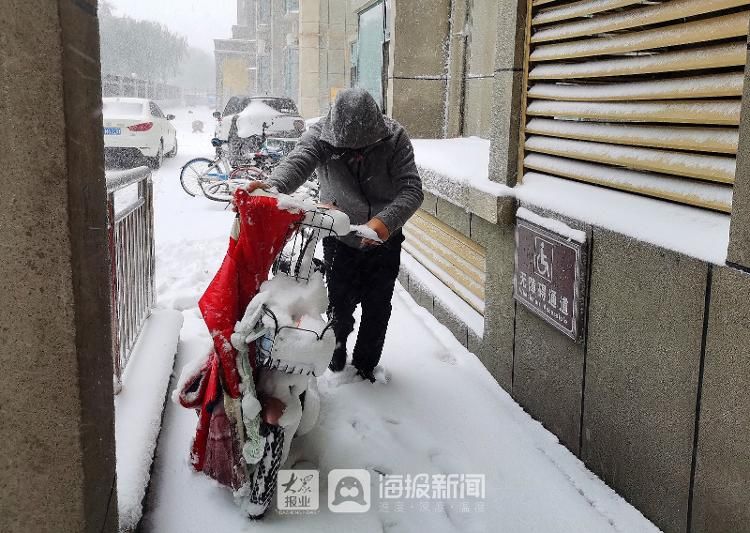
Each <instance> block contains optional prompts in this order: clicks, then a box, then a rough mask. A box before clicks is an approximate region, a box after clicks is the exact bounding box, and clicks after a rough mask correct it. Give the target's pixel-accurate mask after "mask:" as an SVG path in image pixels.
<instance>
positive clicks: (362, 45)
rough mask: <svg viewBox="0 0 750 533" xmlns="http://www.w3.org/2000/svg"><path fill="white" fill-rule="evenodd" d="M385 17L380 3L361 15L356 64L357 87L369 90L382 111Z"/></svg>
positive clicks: (382, 5)
mask: <svg viewBox="0 0 750 533" xmlns="http://www.w3.org/2000/svg"><path fill="white" fill-rule="evenodd" d="M384 15H385V8H384V4H383V2H378V3H377V4H375V5H374V6H372V7H370V8H368V9H366V10H365V11H362V12H361V13H360V14H359V35H358V38H357V63H356V65H357V82H356V87H361V88H363V89H367V90H368V91H369V92H370V94H372V96H373V98H375V101H376V102H377V103H378V105H379V106H380V107H381V109H382V107H383V66H384V61H383V43H384V42H385V22H384V21H385V16H384Z"/></svg>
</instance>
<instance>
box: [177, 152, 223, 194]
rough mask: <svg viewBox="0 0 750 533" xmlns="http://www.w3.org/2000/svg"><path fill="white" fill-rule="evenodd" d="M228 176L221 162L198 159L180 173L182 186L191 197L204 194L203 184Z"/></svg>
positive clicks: (187, 164) (188, 163) (192, 160)
mask: <svg viewBox="0 0 750 533" xmlns="http://www.w3.org/2000/svg"><path fill="white" fill-rule="evenodd" d="M221 176H226V172H225V171H224V169H223V168H222V164H221V162H219V161H215V160H212V159H207V158H205V157H197V158H195V159H191V160H190V161H188V162H187V163H185V166H184V167H182V170H181V171H180V184H182V188H183V189H184V190H185V192H186V193H188V194H189V195H190V196H198V195H199V194H202V193H203V187H202V183H203V182H204V181H211V180H215V179H216V178H220V177H221Z"/></svg>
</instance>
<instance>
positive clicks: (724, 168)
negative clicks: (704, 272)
mask: <svg viewBox="0 0 750 533" xmlns="http://www.w3.org/2000/svg"><path fill="white" fill-rule="evenodd" d="M541 4H545V5H544V6H543V7H538V8H535V9H534V13H533V16H532V17H529V18H530V19H531V42H530V45H529V48H528V50H527V63H528V76H527V79H526V84H527V89H528V90H527V92H526V94H527V95H528V103H527V109H526V115H527V117H528V122H527V123H526V124H525V134H526V138H525V141H524V142H525V153H524V160H523V165H524V167H525V171H526V172H528V173H541V174H545V175H549V176H554V177H558V178H564V179H572V180H577V181H583V182H587V183H592V184H595V185H600V186H605V187H609V188H613V189H619V190H623V191H627V192H632V193H637V194H642V195H646V196H651V197H655V198H660V199H664V200H670V201H674V202H679V203H684V204H690V205H693V206H698V207H703V208H708V209H713V210H716V211H723V212H729V211H730V210H731V201H732V184H733V183H734V173H735V163H736V154H737V139H738V125H739V120H740V100H741V96H742V85H743V70H744V67H745V61H746V52H747V50H746V42H747V33H748V26H747V12H746V11H745V12H737V13H729V14H727V12H726V11H725V8H726V7H728V6H729V3H725V2H696V3H694V4H693V3H691V4H690V5H689V6H688V4H685V3H683V2H659V3H640V2H626V3H619V6H622V5H624V4H627V7H624V8H620V7H619V6H618V8H617V9H614V10H604V9H603V8H602V2H599V1H597V0H584V1H579V2H576V3H575V4H560V5H550V6H547V5H546V4H548V2H534V5H540V6H541ZM631 4H632V5H631ZM612 5H613V6H614V4H612ZM581 17H586V18H581Z"/></svg>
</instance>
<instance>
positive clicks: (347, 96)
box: [251, 89, 424, 381]
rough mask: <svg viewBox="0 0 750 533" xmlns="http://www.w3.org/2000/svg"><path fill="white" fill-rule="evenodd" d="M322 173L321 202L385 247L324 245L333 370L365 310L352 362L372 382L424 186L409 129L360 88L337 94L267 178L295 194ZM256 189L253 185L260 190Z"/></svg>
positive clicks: (346, 240)
mask: <svg viewBox="0 0 750 533" xmlns="http://www.w3.org/2000/svg"><path fill="white" fill-rule="evenodd" d="M316 169H317V174H318V178H319V180H320V200H321V202H322V203H327V204H330V205H332V206H335V208H336V209H340V210H341V211H343V212H345V213H346V214H347V215H349V218H350V220H351V223H352V224H354V225H359V224H364V225H367V226H368V227H370V228H371V229H372V230H373V231H374V232H375V233H376V234H377V236H378V238H379V240H380V241H382V243H377V242H375V241H374V240H369V239H362V238H361V237H356V236H355V235H353V234H350V235H348V236H342V237H339V238H327V239H325V241H324V244H323V247H324V253H325V263H326V275H327V279H328V295H329V301H330V305H329V318H330V319H331V320H332V321H333V330H334V332H335V334H336V349H335V350H334V353H333V357H332V359H331V363H330V368H331V370H333V371H340V370H343V368H344V366H345V365H346V357H347V353H346V339H347V338H348V336H349V334H350V333H351V332H352V331H353V330H354V316H353V315H354V309H355V307H356V306H357V304H361V305H362V318H361V321H360V327H359V332H358V334H357V342H356V345H355V347H354V352H353V355H352V364H353V365H354V366H355V367H356V368H357V371H358V373H359V374H360V375H361V376H362V377H363V378H364V379H369V380H370V381H374V380H375V376H374V370H375V367H376V366H377V364H378V362H379V361H380V356H381V353H382V351H383V343H384V342H385V333H386V329H387V328H388V321H389V319H390V315H391V298H392V296H393V287H394V284H395V281H396V277H397V275H398V270H399V266H400V253H401V243H402V242H403V240H404V237H403V235H402V233H401V227H402V226H403V225H404V224H405V223H406V221H407V220H408V219H409V218H410V217H411V216H412V215H413V214H414V213H415V211H416V210H417V209H418V208H419V206H420V205H421V204H422V199H423V197H424V196H423V194H422V181H421V179H420V178H419V173H418V172H417V166H416V164H415V162H414V149H413V148H412V144H411V141H410V140H409V136H408V135H407V133H406V130H405V129H404V128H403V126H401V125H400V124H399V123H398V122H396V121H395V120H392V119H390V118H388V117H384V116H383V114H382V113H381V111H380V109H379V108H378V105H377V103H376V102H375V100H374V99H373V98H372V96H371V95H370V94H369V93H368V92H367V91H365V90H363V89H346V90H343V91H340V92H339V93H338V95H337V96H336V100H335V102H334V104H333V106H332V107H331V110H330V111H329V113H328V115H327V116H326V117H325V118H323V119H321V120H320V122H318V123H317V124H315V125H314V126H312V127H311V128H310V129H309V130H308V131H307V132H306V133H305V134H304V135H303V136H302V138H301V139H300V141H299V143H297V146H296V147H295V149H294V150H293V151H292V152H291V153H290V154H289V155H288V156H287V157H286V158H285V159H284V160H283V161H282V162H281V164H279V166H278V167H277V168H276V169H275V170H274V172H273V174H272V176H271V178H270V179H269V180H268V181H267V185H268V186H270V187H276V188H277V189H278V190H279V192H282V193H286V194H289V193H292V192H294V191H295V190H296V189H297V188H298V187H299V186H300V185H302V184H303V183H304V182H305V181H306V180H307V179H308V178H309V177H310V176H311V175H312V173H313V172H314V171H315V170H316ZM258 186H260V185H255V186H253V187H251V188H256V187H258Z"/></svg>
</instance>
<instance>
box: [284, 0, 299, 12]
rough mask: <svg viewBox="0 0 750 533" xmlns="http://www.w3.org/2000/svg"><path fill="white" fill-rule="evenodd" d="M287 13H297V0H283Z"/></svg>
mask: <svg viewBox="0 0 750 533" xmlns="http://www.w3.org/2000/svg"><path fill="white" fill-rule="evenodd" d="M284 2H285V7H286V12H287V13H299V0H284Z"/></svg>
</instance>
